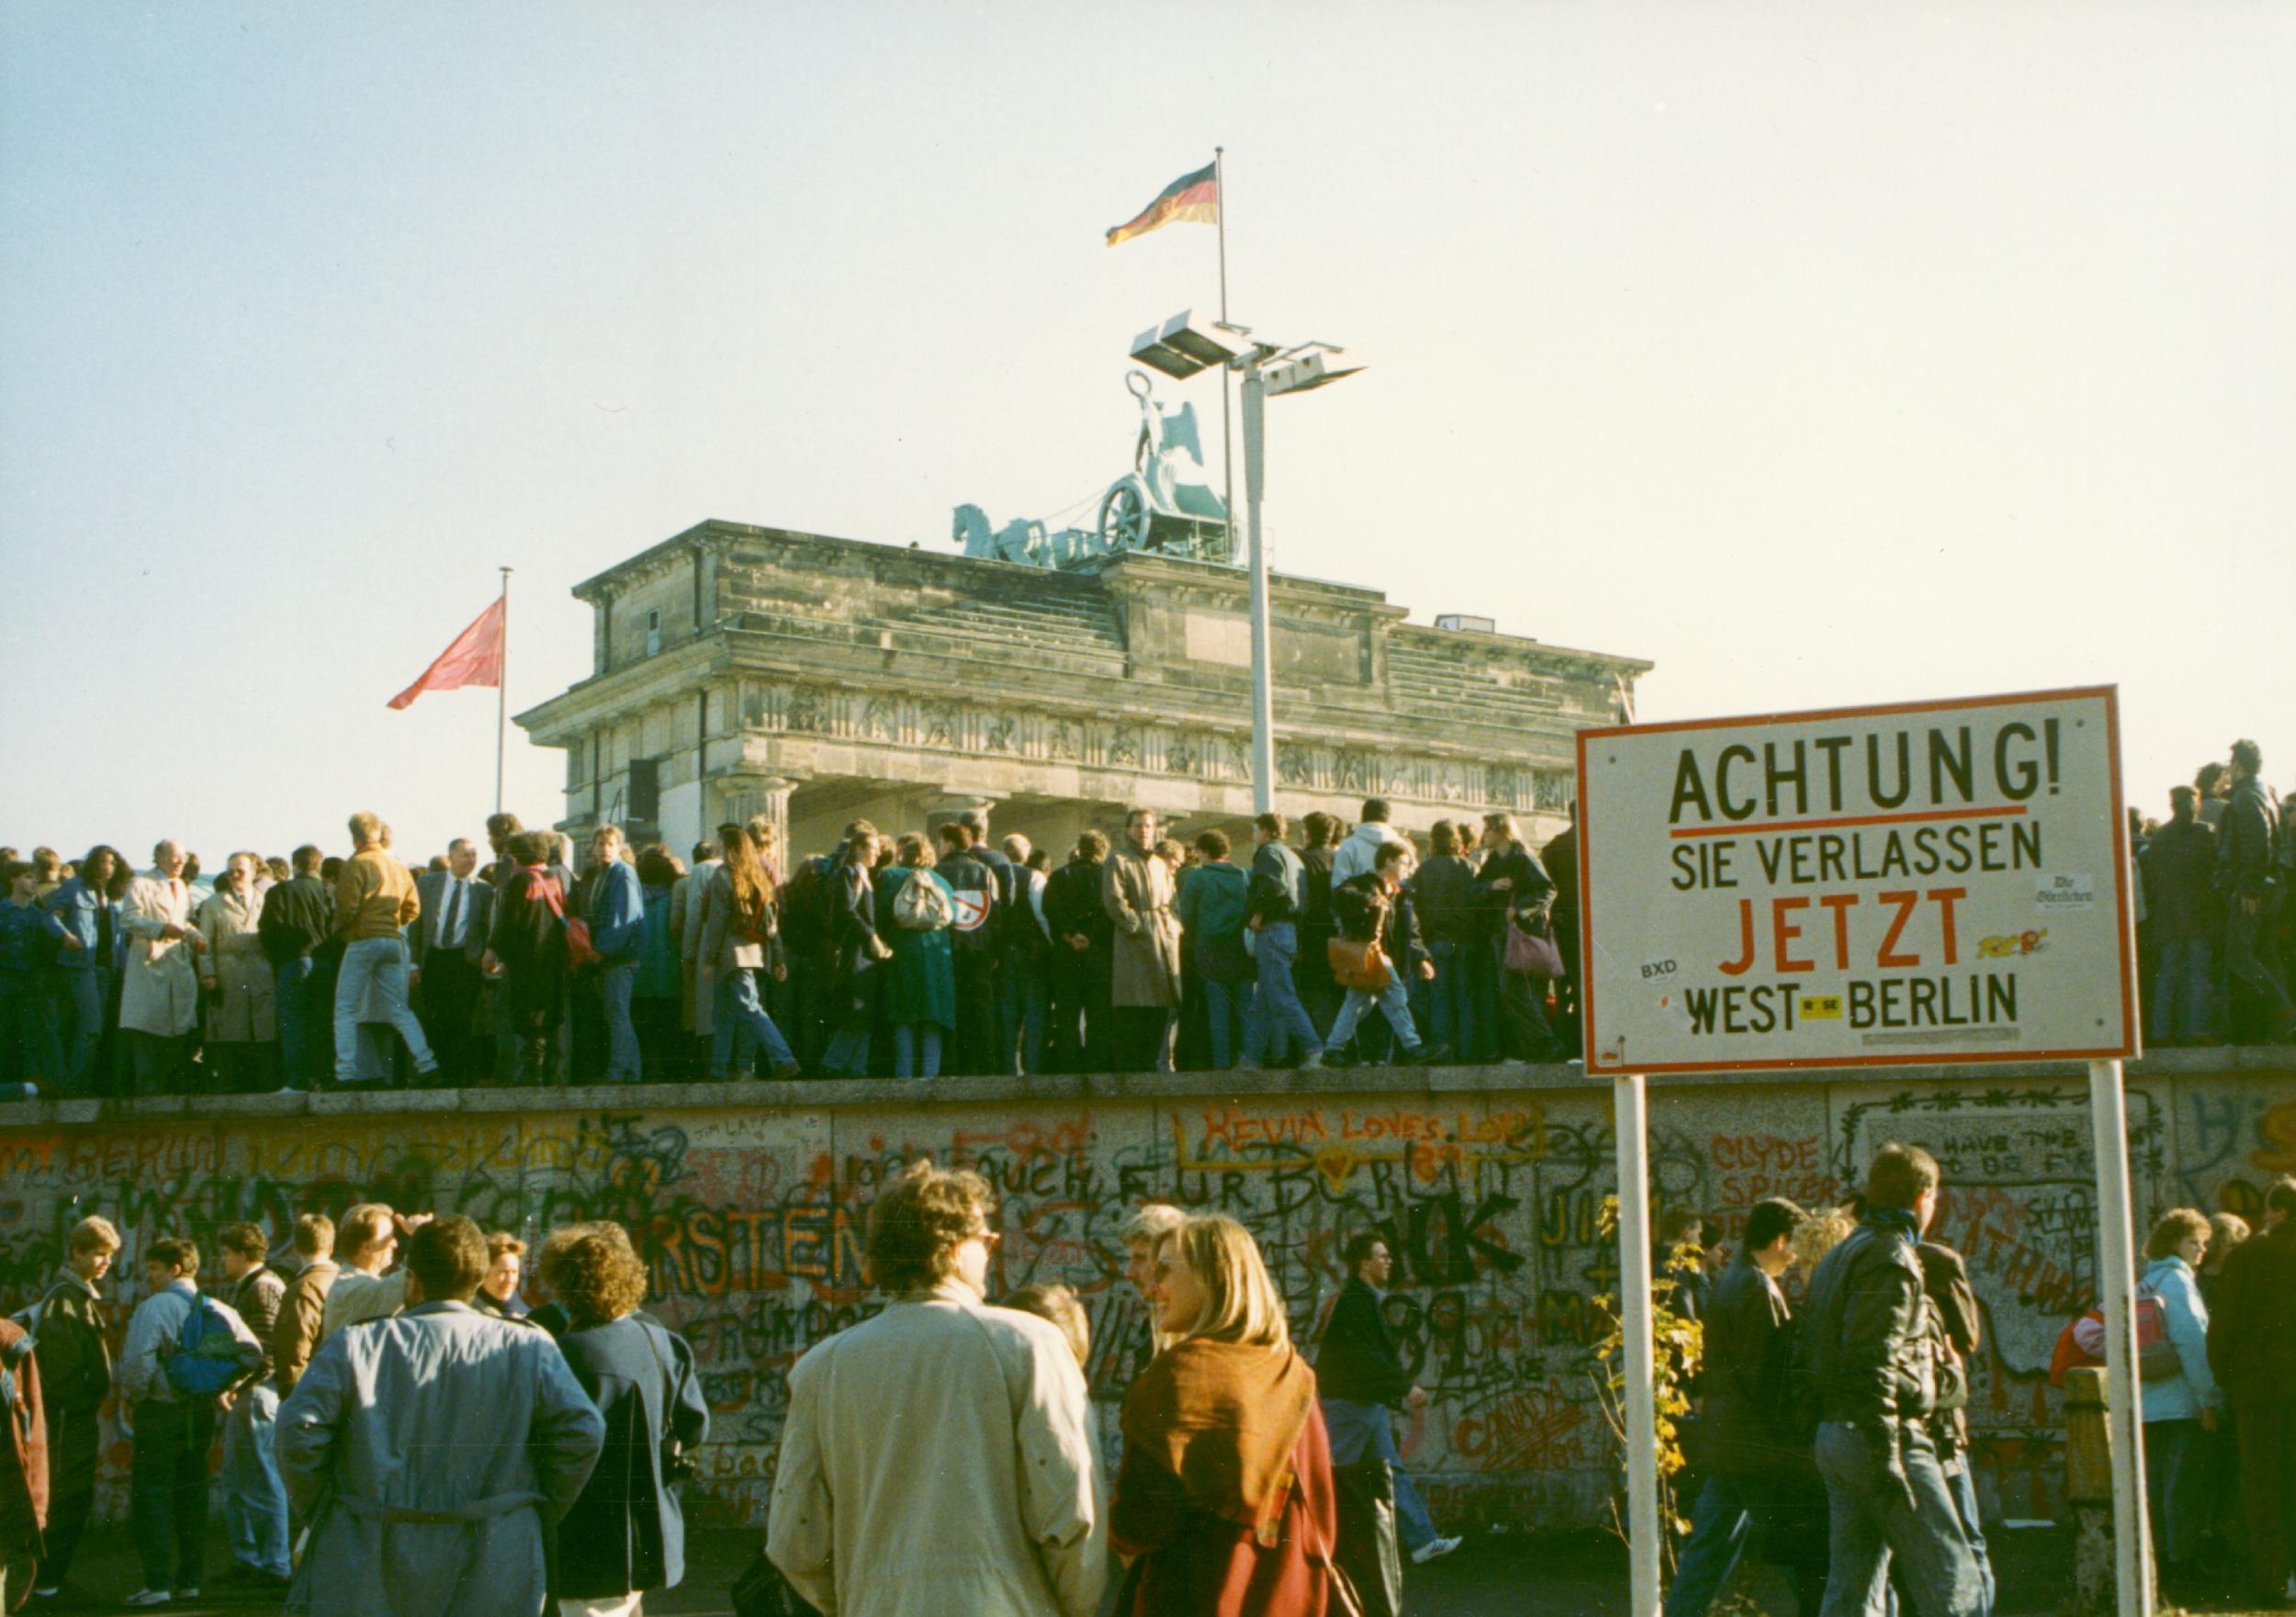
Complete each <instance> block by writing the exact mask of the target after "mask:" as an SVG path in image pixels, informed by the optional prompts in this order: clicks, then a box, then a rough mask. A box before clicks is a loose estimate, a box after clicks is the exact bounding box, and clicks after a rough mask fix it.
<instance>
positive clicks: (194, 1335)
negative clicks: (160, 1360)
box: [167, 1297, 247, 1398]
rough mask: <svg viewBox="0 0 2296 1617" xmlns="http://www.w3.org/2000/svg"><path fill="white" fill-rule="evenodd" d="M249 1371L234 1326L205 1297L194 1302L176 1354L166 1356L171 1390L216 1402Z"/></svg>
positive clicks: (186, 1396)
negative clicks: (220, 1394)
mask: <svg viewBox="0 0 2296 1617" xmlns="http://www.w3.org/2000/svg"><path fill="white" fill-rule="evenodd" d="M246 1371H247V1361H246V1359H245V1358H244V1357H243V1356H242V1350H241V1347H240V1341H239V1338H238V1337H236V1336H234V1335H232V1334H231V1322H230V1321H229V1320H227V1319H224V1318H223V1316H222V1315H221V1314H219V1313H218V1312H217V1311H216V1307H215V1305H214V1304H213V1303H211V1302H209V1301H208V1299H207V1298H206V1297H195V1298H193V1299H192V1304H191V1313H190V1315H189V1317H188V1318H186V1319H185V1320H184V1329H183V1333H182V1334H181V1335H180V1336H178V1337H177V1338H176V1339H175V1351H174V1353H170V1354H168V1356H167V1384H168V1386H170V1387H174V1389H175V1391H176V1392H177V1393H178V1394H179V1395H180V1396H182V1397H184V1398H213V1397H215V1396H216V1395H217V1394H218V1393H219V1392H221V1391H222V1390H223V1389H224V1388H225V1387H229V1386H231V1383H232V1382H234V1381H237V1380H238V1379H239V1378H240V1377H241V1376H243V1375H245V1374H246Z"/></svg>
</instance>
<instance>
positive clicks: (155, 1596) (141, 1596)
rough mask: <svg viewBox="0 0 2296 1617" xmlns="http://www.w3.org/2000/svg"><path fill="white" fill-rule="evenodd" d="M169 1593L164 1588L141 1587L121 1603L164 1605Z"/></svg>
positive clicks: (128, 1604) (125, 1604) (124, 1604)
mask: <svg viewBox="0 0 2296 1617" xmlns="http://www.w3.org/2000/svg"><path fill="white" fill-rule="evenodd" d="M167 1601H168V1593H167V1591H166V1590H165V1589H138V1590H136V1592H135V1593H133V1594H131V1595H129V1597H128V1598H127V1599H126V1600H122V1601H120V1602H119V1603H120V1604H121V1605H123V1606H164V1605H166V1604H167Z"/></svg>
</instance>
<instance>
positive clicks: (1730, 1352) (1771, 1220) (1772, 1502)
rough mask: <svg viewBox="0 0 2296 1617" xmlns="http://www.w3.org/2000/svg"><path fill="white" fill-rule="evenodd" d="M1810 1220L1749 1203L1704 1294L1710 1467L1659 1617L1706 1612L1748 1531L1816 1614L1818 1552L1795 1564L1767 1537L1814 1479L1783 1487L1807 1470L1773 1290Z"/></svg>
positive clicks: (1788, 1206) (1822, 1571)
mask: <svg viewBox="0 0 2296 1617" xmlns="http://www.w3.org/2000/svg"><path fill="white" fill-rule="evenodd" d="M1808 1217H1809V1215H1808V1214H1807V1213H1805V1212H1804V1211H1803V1210H1802V1209H1801V1208H1800V1207H1795V1205H1794V1204H1793V1203H1792V1202H1790V1201H1785V1200H1783V1199H1775V1198H1773V1199H1772V1200H1769V1201H1762V1202H1757V1203H1755V1204H1754V1208H1753V1210H1752V1211H1751V1212H1750V1213H1749V1214H1747V1216H1746V1230H1745V1233H1744V1235H1743V1236H1742V1237H1741V1238H1740V1240H1739V1246H1738V1255H1737V1256H1735V1257H1734V1258H1732V1259H1731V1260H1730V1264H1729V1267H1728V1268H1727V1269H1725V1270H1723V1271H1722V1273H1721V1275H1719V1276H1718V1277H1717V1278H1716V1280H1715V1282H1714V1284H1713V1285H1712V1286H1710V1287H1709V1288H1708V1289H1707V1292H1706V1298H1705V1308H1704V1313H1703V1316H1702V1322H1703V1324H1704V1326H1705V1344H1704V1345H1705V1373H1704V1376H1703V1377H1702V1381H1703V1385H1704V1388H1705V1413H1704V1415H1703V1417H1702V1420H1701V1425H1702V1428H1703V1430H1704V1432H1705V1440H1706V1455H1707V1460H1708V1462H1709V1467H1710V1469H1709V1474H1708V1476H1707V1477H1706V1483H1705V1487H1704V1488H1701V1489H1700V1490H1699V1492H1698V1499H1697V1502H1696V1504H1695V1505H1694V1507H1693V1508H1692V1514H1691V1528H1690V1540H1689V1542H1688V1543H1687V1544H1683V1552H1682V1556H1681V1558H1680V1560H1679V1561H1678V1562H1677V1563H1676V1565H1675V1570H1674V1582H1673V1584H1672V1586H1671V1588H1669V1589H1667V1591H1666V1611H1665V1617H1704V1613H1705V1611H1706V1609H1707V1608H1708V1607H1709V1606H1711V1605H1712V1604H1713V1603H1714V1598H1715V1596H1716V1595H1717V1594H1718V1593H1720V1592H1721V1589H1722V1586H1723V1585H1724V1584H1726V1583H1728V1581H1729V1579H1730V1573H1731V1571H1732V1570H1733V1569H1734V1568H1735V1567H1736V1566H1737V1565H1738V1562H1739V1556H1740V1555H1743V1554H1744V1553H1745V1552H1746V1550H1747V1549H1748V1547H1749V1545H1750V1540H1751V1539H1752V1538H1753V1536H1754V1534H1755V1533H1756V1531H1757V1530H1758V1529H1759V1530H1761V1532H1762V1533H1763V1534H1764V1535H1765V1536H1767V1537H1769V1538H1771V1539H1772V1541H1773V1542H1772V1543H1771V1544H1767V1545H1765V1546H1764V1549H1763V1553H1764V1554H1765V1555H1767V1556H1768V1557H1769V1558H1771V1559H1773V1560H1778V1561H1781V1562H1783V1563H1785V1564H1787V1565H1790V1566H1792V1568H1793V1570H1794V1573H1795V1590H1796V1593H1797V1594H1799V1595H1801V1596H1802V1597H1803V1598H1802V1600H1801V1611H1802V1612H1803V1613H1805V1617H1806V1614H1807V1613H1811V1612H1815V1611H1817V1610H1818V1594H1819V1592H1820V1591H1821V1590H1822V1589H1824V1587H1825V1582H1826V1562H1825V1557H1824V1555H1822V1554H1820V1555H1818V1556H1816V1557H1815V1559H1814V1561H1813V1560H1812V1559H1811V1558H1809V1557H1807V1556H1805V1557H1802V1558H1799V1559H1796V1558H1795V1557H1793V1555H1792V1554H1791V1552H1792V1551H1793V1549H1794V1548H1795V1545H1794V1544H1789V1543H1785V1542H1782V1541H1781V1540H1782V1535H1780V1534H1779V1533H1777V1532H1776V1519H1777V1515H1778V1508H1779V1505H1780V1502H1781V1500H1782V1499H1784V1498H1785V1497H1787V1495H1788V1494H1789V1493H1791V1495H1792V1496H1793V1498H1794V1499H1795V1500H1796V1501H1797V1502H1801V1503H1804V1504H1805V1505H1806V1504H1807V1503H1810V1502H1814V1501H1813V1500H1811V1499H1810V1498H1809V1496H1811V1495H1812V1494H1813V1493H1814V1491H1815V1489H1816V1486H1817V1478H1816V1477H1815V1476H1811V1477H1809V1478H1808V1480H1807V1483H1806V1485H1805V1486H1803V1487H1801V1488H1793V1486H1792V1485H1793V1484H1794V1483H1795V1482H1797V1481H1800V1480H1801V1478H1800V1476H1799V1474H1800V1473H1805V1472H1807V1471H1808V1469H1809V1458H1808V1451H1807V1445H1806V1443H1797V1441H1796V1439H1797V1430H1796V1423H1795V1420H1794V1419H1793V1416H1792V1411H1791V1409H1790V1407H1789V1406H1790V1404H1791V1402H1792V1396H1793V1387H1792V1372H1793V1360H1794V1338H1793V1314H1792V1310H1791V1309H1789V1308H1787V1307H1786V1300H1785V1293H1784V1291H1782V1290H1781V1289H1780V1288H1779V1285H1778V1282H1779V1279H1780V1277H1782V1276H1783V1275H1784V1274H1785V1272H1786V1270H1787V1269H1788V1268H1790V1267H1791V1266H1792V1265H1793V1263H1794V1231H1795V1230H1796V1229H1797V1228H1799V1227H1800V1225H1801V1224H1802V1222H1803V1221H1804V1220H1805V1219H1806V1218H1808ZM1797 1449H1798V1450H1799V1451H1800V1452H1799V1453H1797V1452H1796V1451H1797ZM1808 1513H1811V1512H1808V1511H1807V1510H1805V1512H1804V1514H1808ZM1796 1525H1797V1526H1798V1525H1800V1523H1799V1522H1797V1523H1796ZM1796 1536H1799V1537H1800V1538H1803V1539H1805V1540H1806V1538H1808V1537H1809V1536H1810V1535H1809V1534H1808V1533H1799V1534H1797V1535H1796ZM1805 1547H1806V1546H1805Z"/></svg>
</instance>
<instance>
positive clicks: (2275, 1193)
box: [2209, 1179, 2296, 1609]
mask: <svg viewBox="0 0 2296 1617" xmlns="http://www.w3.org/2000/svg"><path fill="white" fill-rule="evenodd" d="M2209 1369H2210V1370H2211V1371H2212V1373H2213V1374H2214V1375H2215V1376H2216V1383H2217V1385H2218V1386H2219V1387H2223V1389H2224V1396H2225V1397H2226V1398H2227V1399H2229V1400H2230V1402H2231V1404H2232V1410H2233V1430H2234V1433H2235V1434H2236V1435H2237V1437H2238V1439H2239V1442H2240V1492H2241V1497H2242V1499H2244V1501H2245V1503H2246V1505H2247V1507H2248V1560H2249V1566H2250V1569H2251V1570H2252V1571H2253V1572H2254V1573H2255V1575H2256V1580H2257V1581H2256V1590H2255V1593H2256V1596H2257V1599H2258V1600H2261V1601H2262V1602H2263V1603H2264V1606H2265V1607H2266V1609H2270V1608H2271V1607H2273V1606H2277V1605H2279V1604H2280V1603H2281V1602H2283V1601H2285V1600H2291V1599H2296V1577H2291V1576H2290V1563H2291V1556H2292V1555H2296V1489H2291V1488H2289V1487H2288V1486H2287V1478H2288V1477H2289V1475H2290V1471H2291V1470H2296V1179H2281V1180H2279V1181H2276V1182H2275V1183H2274V1185H2272V1188H2271V1189H2269V1190H2268V1191H2266V1192H2265V1193H2264V1229H2263V1230H2262V1231H2261V1233H2259V1234H2257V1236H2256V1237H2255V1238H2254V1239H2252V1240H2249V1241H2243V1242H2241V1244H2240V1245H2239V1246H2238V1247H2237V1248H2235V1249H2234V1252H2233V1255H2232V1256H2231V1257H2229V1258H2227V1259H2226V1260H2225V1261H2224V1272H2223V1275H2222V1276H2220V1277H2219V1279H2218V1280H2217V1283H2216V1301H2215V1306H2214V1310H2213V1314H2212V1318H2211V1319H2210V1320H2209Z"/></svg>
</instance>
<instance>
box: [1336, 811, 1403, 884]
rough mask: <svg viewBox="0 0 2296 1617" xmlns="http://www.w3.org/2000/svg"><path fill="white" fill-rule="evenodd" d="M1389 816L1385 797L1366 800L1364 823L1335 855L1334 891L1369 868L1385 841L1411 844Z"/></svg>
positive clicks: (1351, 832)
mask: <svg viewBox="0 0 2296 1617" xmlns="http://www.w3.org/2000/svg"><path fill="white" fill-rule="evenodd" d="M1387 816H1388V806H1387V799H1386V798H1384V797H1367V798H1365V799H1364V800H1363V820H1362V823H1361V824H1359V825H1356V828H1355V829H1354V830H1353V831H1350V832H1349V833H1347V840H1346V841H1345V842H1343V843H1341V844H1340V845H1339V851H1338V852H1337V853H1335V854H1334V855H1333V856H1332V887H1333V889H1334V891H1337V890H1338V888H1339V886H1340V884H1341V883H1342V882H1345V881H1353V880H1354V879H1355V878H1356V877H1357V876H1360V875H1362V874H1363V873H1364V872H1365V871H1367V870H1370V869H1371V866H1372V863H1373V861H1374V860H1375V859H1377V858H1378V857H1379V849H1380V848H1381V847H1383V846H1384V845H1385V844H1387V843H1390V842H1400V843H1401V844H1402V845H1403V846H1404V847H1405V848H1409V847H1410V846H1411V838H1410V837H1405V836H1404V835H1403V834H1402V833H1401V831H1398V830H1397V829H1396V828H1395V827H1394V826H1392V825H1389V824H1388V823H1387Z"/></svg>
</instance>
